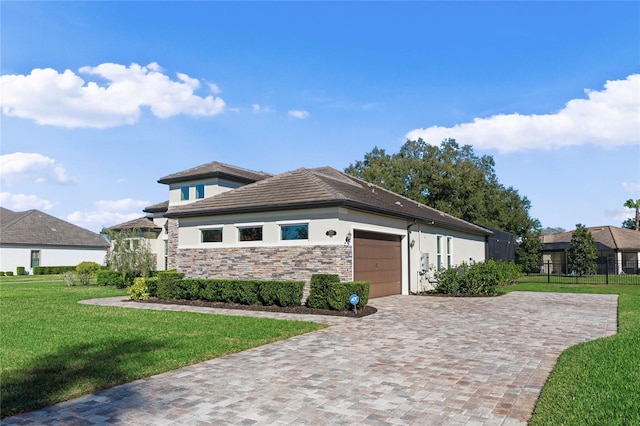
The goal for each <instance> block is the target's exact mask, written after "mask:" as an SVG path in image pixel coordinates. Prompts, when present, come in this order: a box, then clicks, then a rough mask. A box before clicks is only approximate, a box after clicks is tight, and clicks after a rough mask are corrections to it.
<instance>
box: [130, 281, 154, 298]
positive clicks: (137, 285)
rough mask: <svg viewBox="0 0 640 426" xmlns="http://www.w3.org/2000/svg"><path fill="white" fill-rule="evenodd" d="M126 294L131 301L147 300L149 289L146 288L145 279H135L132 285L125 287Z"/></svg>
mask: <svg viewBox="0 0 640 426" xmlns="http://www.w3.org/2000/svg"><path fill="white" fill-rule="evenodd" d="M127 293H129V296H130V297H131V300H149V288H148V287H147V278H143V277H140V278H136V279H134V280H133V284H131V285H130V286H129V287H127Z"/></svg>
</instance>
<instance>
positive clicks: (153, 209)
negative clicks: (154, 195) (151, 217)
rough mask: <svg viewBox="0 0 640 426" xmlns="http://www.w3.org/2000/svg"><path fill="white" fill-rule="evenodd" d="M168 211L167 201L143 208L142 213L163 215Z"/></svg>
mask: <svg viewBox="0 0 640 426" xmlns="http://www.w3.org/2000/svg"><path fill="white" fill-rule="evenodd" d="M168 209H169V200H167V201H163V202H161V203H157V204H153V205H151V206H148V207H145V208H144V209H143V210H142V211H143V212H146V213H164V212H166V211H167V210H168Z"/></svg>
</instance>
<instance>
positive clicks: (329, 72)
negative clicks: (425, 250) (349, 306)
mask: <svg viewBox="0 0 640 426" xmlns="http://www.w3.org/2000/svg"><path fill="white" fill-rule="evenodd" d="M0 19H1V27H2V28H1V37H2V38H1V63H0V74H1V77H0V79H1V84H2V86H1V89H2V90H1V91H0V105H1V107H2V116H1V117H0V119H1V123H0V125H1V129H0V136H1V154H2V163H1V166H2V167H1V171H0V173H1V174H0V177H1V181H0V184H1V188H0V192H1V195H0V203H1V204H2V206H3V207H6V208H10V209H12V210H17V211H22V210H26V209H29V208H36V209H39V210H42V211H45V212H47V213H49V214H52V215H54V216H57V217H60V218H62V219H65V220H68V221H70V222H72V223H75V224H78V225H80V226H83V227H86V228H88V229H92V230H94V231H99V230H100V229H101V228H102V227H103V226H111V225H114V224H116V223H120V222H123V221H125V220H129V219H133V218H135V217H139V216H141V215H142V214H143V213H142V209H143V208H144V207H145V206H147V205H151V204H155V203H157V202H160V201H164V200H166V199H167V198H168V188H167V187H166V186H165V185H160V184H158V183H157V182H156V181H157V180H158V179H159V178H160V177H162V176H165V175H167V174H170V173H174V172H177V171H180V170H183V169H186V168H190V167H194V166H197V165H200V164H203V163H207V162H210V161H221V162H224V163H229V164H233V165H237V166H241V167H245V168H248V169H253V170H261V171H266V172H270V173H274V174H275V173H280V172H284V171H287V170H293V169H297V168H299V167H316V166H325V165H328V166H332V167H335V168H337V169H340V170H342V169H344V168H345V167H347V166H349V164H351V163H353V162H355V161H357V160H360V159H362V158H363V156H364V154H365V153H367V152H369V151H371V150H372V149H373V147H374V146H378V147H380V148H384V149H386V150H387V151H388V152H390V153H394V152H397V151H398V150H399V148H400V146H401V145H402V144H403V143H404V142H405V141H406V139H407V138H412V139H413V138H417V137H422V138H423V139H425V140H426V141H427V142H428V143H431V144H436V145H437V144H439V143H440V141H441V140H442V139H443V138H445V137H454V138H456V139H457V140H458V142H459V143H460V144H470V145H473V146H474V150H475V152H476V154H478V155H484V154H488V155H491V156H493V158H494V159H495V162H496V173H497V175H498V178H499V180H500V182H501V183H502V184H503V185H505V186H513V187H515V188H516V189H518V191H519V193H520V194H521V195H523V196H526V197H527V198H529V200H530V201H531V203H532V208H531V211H530V213H531V215H532V216H533V217H536V218H538V219H539V220H540V221H541V223H542V225H543V227H547V226H548V227H563V228H565V229H573V227H574V225H575V224H576V223H583V224H585V225H587V226H597V225H617V226H619V225H620V224H621V222H622V220H624V219H625V218H627V217H630V216H631V212H630V211H626V210H625V208H624V207H623V204H624V202H625V200H627V199H629V198H634V199H638V198H640V3H638V2H531V3H530V2H446V3H445V2H313V3H311V2H258V3H252V2H251V3H250V2H235V3H227V2H179V3H178V2H175V3H174V2H144V1H140V2H12V1H3V2H2V3H0Z"/></svg>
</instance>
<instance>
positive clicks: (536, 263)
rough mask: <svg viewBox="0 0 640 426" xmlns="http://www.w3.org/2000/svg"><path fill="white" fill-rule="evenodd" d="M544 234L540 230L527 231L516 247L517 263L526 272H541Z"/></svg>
mask: <svg viewBox="0 0 640 426" xmlns="http://www.w3.org/2000/svg"><path fill="white" fill-rule="evenodd" d="M541 236H542V234H541V233H540V231H539V230H532V231H529V232H527V233H526V234H525V235H524V236H522V238H521V239H520V241H519V243H518V245H517V247H516V263H518V264H519V265H521V266H522V272H524V273H526V274H530V273H535V272H540V266H541V265H540V264H541V263H542V258H541V257H542V238H540V237H541Z"/></svg>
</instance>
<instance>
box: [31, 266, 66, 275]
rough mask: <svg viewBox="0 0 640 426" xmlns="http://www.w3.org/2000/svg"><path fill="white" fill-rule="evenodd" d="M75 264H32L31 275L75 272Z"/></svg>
mask: <svg viewBox="0 0 640 426" xmlns="http://www.w3.org/2000/svg"><path fill="white" fill-rule="evenodd" d="M75 271H76V267H75V266H34V267H33V275H57V274H64V273H65V272H75Z"/></svg>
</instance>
